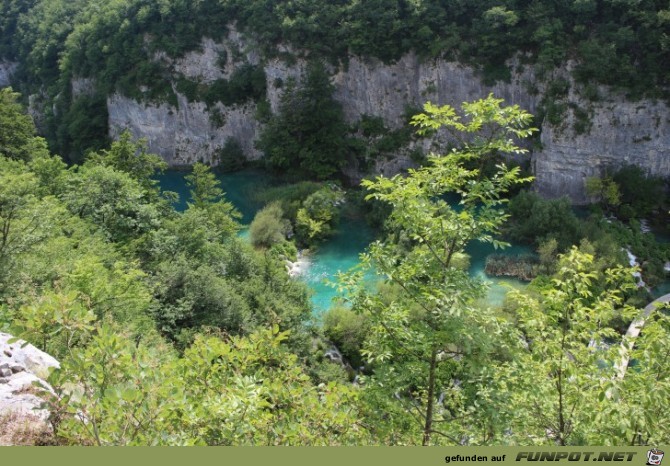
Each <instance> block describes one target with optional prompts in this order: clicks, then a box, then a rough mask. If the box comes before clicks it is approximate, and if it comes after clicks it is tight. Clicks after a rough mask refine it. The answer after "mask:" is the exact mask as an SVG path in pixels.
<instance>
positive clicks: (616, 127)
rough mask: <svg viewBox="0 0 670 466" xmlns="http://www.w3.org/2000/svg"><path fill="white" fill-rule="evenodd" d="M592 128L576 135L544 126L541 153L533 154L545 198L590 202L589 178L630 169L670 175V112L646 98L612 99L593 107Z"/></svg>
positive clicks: (540, 186)
mask: <svg viewBox="0 0 670 466" xmlns="http://www.w3.org/2000/svg"><path fill="white" fill-rule="evenodd" d="M591 110H592V111H591V115H590V116H589V119H590V121H591V129H590V131H589V132H587V133H585V134H576V133H575V131H574V130H573V129H572V127H571V125H570V123H571V120H570V119H571V118H572V115H571V114H569V115H568V121H567V123H568V125H567V128H557V127H555V126H551V125H548V124H545V125H543V126H542V135H541V141H542V150H541V151H539V152H537V153H536V154H534V155H533V165H534V171H535V176H536V186H537V189H538V191H539V192H540V193H541V194H542V195H544V196H545V197H558V196H563V195H568V196H570V197H571V198H572V200H573V201H574V202H575V203H585V202H587V198H586V196H585V194H584V180H585V179H586V178H587V177H591V176H600V175H602V174H604V173H605V172H606V171H611V170H613V169H616V168H620V167H622V166H625V165H637V166H639V167H641V168H642V169H643V170H645V171H646V172H647V173H648V174H650V175H654V176H662V177H665V176H668V175H670V109H668V107H667V106H666V105H664V104H661V103H658V102H651V101H648V100H643V101H640V102H630V101H626V100H624V99H623V98H620V97H619V98H617V97H611V98H610V99H609V100H608V101H606V102H599V103H598V104H597V105H594V106H593V108H592V109H591Z"/></svg>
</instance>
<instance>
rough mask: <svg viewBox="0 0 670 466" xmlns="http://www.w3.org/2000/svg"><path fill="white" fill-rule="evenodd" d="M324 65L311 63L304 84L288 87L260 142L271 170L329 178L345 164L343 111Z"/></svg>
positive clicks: (345, 140) (345, 129)
mask: <svg viewBox="0 0 670 466" xmlns="http://www.w3.org/2000/svg"><path fill="white" fill-rule="evenodd" d="M333 90H334V87H333V85H332V84H331V83H330V78H329V76H328V73H327V72H326V70H325V68H324V66H323V64H321V63H312V64H310V65H309V67H308V69H307V73H306V76H305V77H304V78H303V83H302V84H301V85H300V86H299V87H296V86H295V84H292V85H287V86H286V89H285V91H284V93H283V94H282V97H281V102H280V104H279V113H278V114H277V115H274V116H273V117H272V118H271V119H270V121H269V123H268V125H267V126H266V128H265V130H264V131H263V133H262V134H261V135H260V138H259V140H258V148H259V149H261V150H262V151H263V152H264V153H265V157H266V160H267V161H268V164H269V165H270V167H272V168H274V169H276V170H279V171H284V172H285V171H287V170H289V169H291V170H295V169H297V170H299V171H300V172H302V174H303V175H305V176H309V177H315V178H318V179H326V178H329V177H331V176H333V175H334V174H335V173H336V172H337V171H338V170H339V169H340V168H341V167H342V166H343V165H344V163H345V161H346V156H347V144H348V143H347V139H346V133H347V128H346V124H345V123H344V116H343V113H342V108H341V106H340V104H339V103H337V102H336V101H335V100H334V99H333V97H332V94H333Z"/></svg>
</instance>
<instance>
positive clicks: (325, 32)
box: [0, 0, 670, 90]
mask: <svg viewBox="0 0 670 466" xmlns="http://www.w3.org/2000/svg"><path fill="white" fill-rule="evenodd" d="M669 11H670V10H668V9H667V5H665V4H664V3H663V2H654V1H619V0H602V1H597V0H579V1H572V2H557V1H553V0H537V1H532V2H522V1H517V0H506V1H503V2H492V1H488V0H478V1H468V2H462V1H454V2H442V1H438V0H421V1H412V2H410V1H407V0H374V1H366V2H359V1H353V0H346V1H341V2H336V3H329V4H327V5H324V4H323V2H319V1H316V0H309V1H303V2H299V3H296V2H291V1H281V2H275V1H272V2H270V1H267V0H256V1H240V0H232V1H231V0H228V1H212V2H195V3H188V2H184V1H182V0H164V1H161V2H144V1H141V0H117V1H114V2H108V1H105V2H101V1H97V0H79V1H77V2H71V1H69V2H65V1H63V0H59V1H53V0H50V1H48V2H47V1H31V2H24V1H18V0H5V1H3V4H2V17H3V21H2V22H1V23H0V28H1V29H0V31H1V39H2V41H1V42H0V45H1V46H2V48H0V56H3V57H7V58H19V59H22V60H27V61H29V62H30V71H31V72H32V73H35V75H37V76H39V75H41V76H43V77H44V76H47V75H48V73H53V72H55V71H56V70H57V68H56V66H55V65H56V64H57V60H58V59H59V56H60V60H61V62H62V69H64V70H65V71H67V72H71V73H73V74H75V75H83V76H90V75H98V76H99V77H101V78H102V81H103V83H102V84H103V85H104V86H107V87H106V90H109V87H110V86H113V85H114V84H115V83H117V82H122V81H123V82H125V83H127V84H130V83H134V84H136V85H137V84H151V83H150V81H149V80H150V79H151V78H154V77H156V76H160V73H161V71H160V70H158V69H155V68H154V69H152V65H151V64H150V63H149V61H148V60H147V57H148V56H150V55H151V53H153V52H155V51H157V50H163V51H166V52H167V53H168V54H169V55H172V56H174V55H179V54H181V53H183V52H185V51H187V50H191V49H193V48H195V47H197V46H198V44H199V43H200V40H201V38H202V37H203V36H207V37H213V38H220V37H221V36H222V35H223V34H225V33H226V30H227V25H228V24H229V23H231V22H236V24H237V26H238V28H241V29H242V30H244V31H245V32H250V33H252V34H253V36H254V38H255V39H256V42H257V43H258V44H259V45H260V47H262V48H264V51H265V53H266V54H276V53H278V52H277V50H276V49H275V48H274V47H275V44H278V43H280V42H287V43H290V44H292V45H294V46H298V47H300V48H305V49H307V50H309V51H310V52H312V53H313V54H317V55H321V56H325V57H330V58H341V57H343V56H344V55H345V54H346V53H347V52H349V51H350V52H353V53H354V54H358V55H363V56H374V57H378V58H380V59H382V60H385V61H390V60H393V59H397V58H399V57H400V56H401V55H402V54H404V53H406V52H408V51H409V50H412V49H413V50H416V51H418V52H420V53H422V54H424V55H428V56H440V55H446V56H448V57H451V58H459V59H462V60H465V61H469V62H473V63H475V64H477V65H479V66H480V67H482V68H484V69H486V70H488V71H489V72H491V73H492V75H496V74H497V75H499V76H502V75H504V71H503V69H504V67H502V65H503V63H504V61H505V60H506V59H507V58H509V57H511V56H512V55H513V54H514V53H516V52H517V51H526V52H530V53H531V54H533V55H534V57H535V59H536V60H537V61H538V62H539V63H540V64H541V65H542V66H543V67H545V69H547V70H550V69H551V68H553V67H554V66H555V65H557V64H559V63H563V62H564V61H565V60H566V59H568V58H573V57H577V58H578V59H579V65H578V67H577V69H576V70H575V74H576V76H577V77H578V78H580V79H581V80H583V82H588V81H589V80H593V79H595V80H597V81H600V82H602V83H604V84H614V85H622V86H623V87H626V88H635V89H639V90H645V89H646V90H649V89H652V88H654V87H655V86H654V85H658V84H667V79H668V76H667V68H666V66H667V63H668V62H669V59H670V56H669V55H668V53H669V52H668V39H667V34H668V28H669V27H670V13H669ZM156 73H158V74H156ZM121 85H124V84H123V83H122V84H121Z"/></svg>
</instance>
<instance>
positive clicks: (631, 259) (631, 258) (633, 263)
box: [624, 249, 649, 289]
mask: <svg viewBox="0 0 670 466" xmlns="http://www.w3.org/2000/svg"><path fill="white" fill-rule="evenodd" d="M624 251H626V254H628V263H629V264H630V266H631V267H639V266H640V264H639V263H638V262H637V257H636V256H635V255H634V254H633V253H632V252H630V249H624ZM633 277H635V278H636V279H637V286H638V287H639V288H646V289H649V288H648V287H647V284H646V283H645V282H644V280H643V279H642V274H641V273H640V272H639V271H638V272H633Z"/></svg>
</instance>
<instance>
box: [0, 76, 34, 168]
mask: <svg viewBox="0 0 670 466" xmlns="http://www.w3.org/2000/svg"><path fill="white" fill-rule="evenodd" d="M18 99H19V94H18V93H16V92H13V91H12V88H11V87H6V88H4V89H0V155H2V156H4V157H7V158H10V159H14V160H30V159H31V158H32V156H33V154H32V151H33V149H34V148H35V147H34V145H35V144H36V142H37V141H36V140H37V138H36V137H35V125H34V123H33V119H32V118H31V117H30V116H29V115H27V114H26V113H25V111H24V110H23V107H22V106H21V105H20V104H19V103H18Z"/></svg>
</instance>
